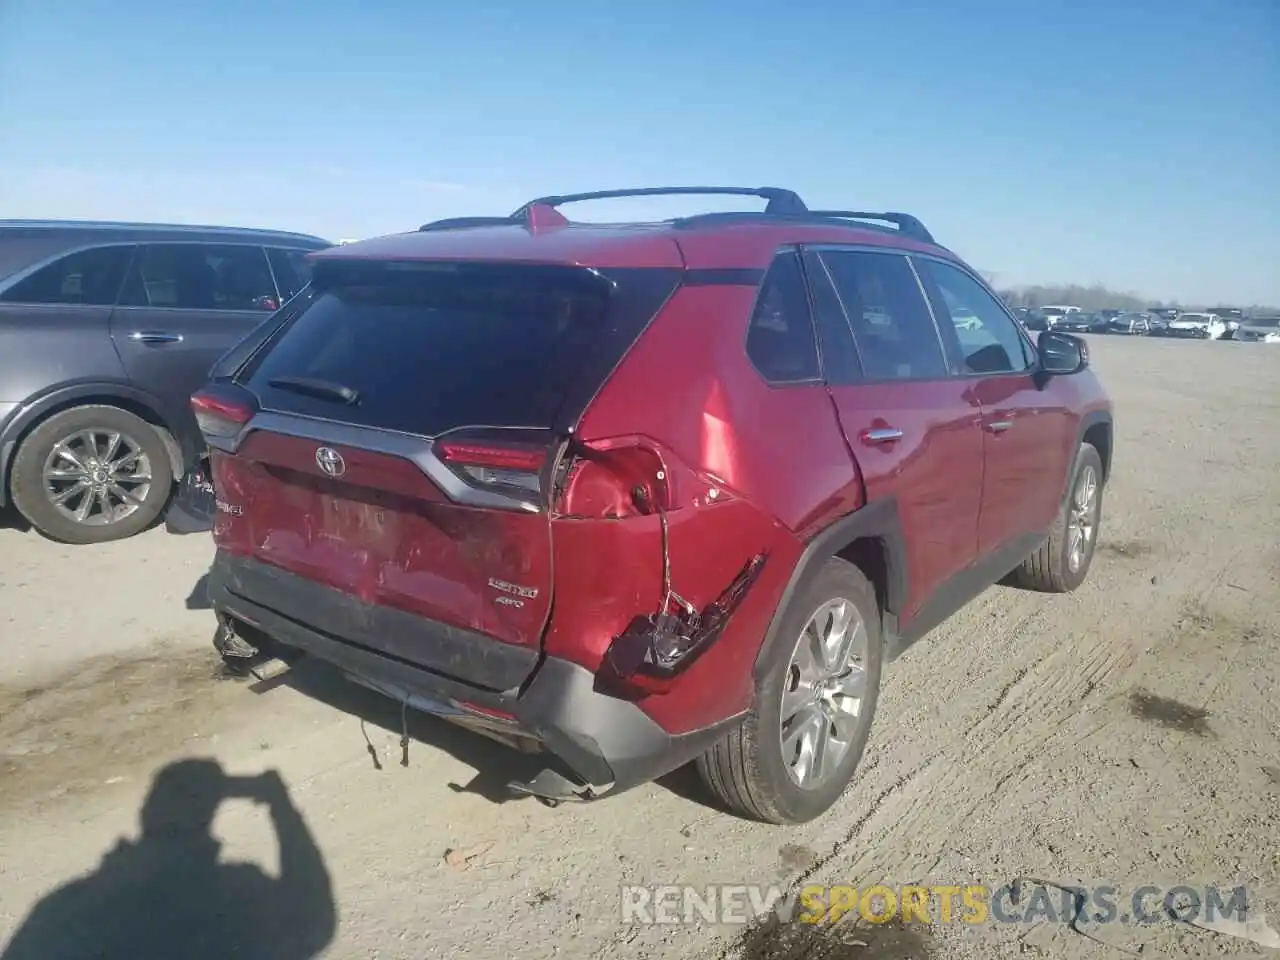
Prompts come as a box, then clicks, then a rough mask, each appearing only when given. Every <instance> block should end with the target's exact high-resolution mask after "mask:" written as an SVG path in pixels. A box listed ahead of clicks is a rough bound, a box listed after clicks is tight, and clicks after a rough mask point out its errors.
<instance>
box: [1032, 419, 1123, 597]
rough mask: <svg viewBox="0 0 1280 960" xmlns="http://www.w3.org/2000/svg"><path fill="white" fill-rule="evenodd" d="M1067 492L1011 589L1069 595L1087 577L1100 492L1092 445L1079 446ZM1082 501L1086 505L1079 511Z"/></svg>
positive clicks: (1098, 464)
mask: <svg viewBox="0 0 1280 960" xmlns="http://www.w3.org/2000/svg"><path fill="white" fill-rule="evenodd" d="M1090 478H1092V479H1091V480H1090ZM1067 489H1068V493H1067V497H1066V500H1065V502H1064V503H1063V504H1062V506H1061V508H1060V509H1059V511H1058V517H1057V519H1056V520H1055V521H1054V524H1053V529H1052V530H1051V531H1050V532H1049V537H1048V539H1047V540H1045V542H1044V543H1043V544H1042V545H1041V546H1040V549H1039V550H1037V551H1036V552H1035V553H1033V554H1032V555H1031V556H1029V557H1028V558H1027V559H1026V560H1024V561H1023V562H1022V565H1021V566H1020V567H1018V569H1017V570H1015V571H1014V572H1013V582H1014V584H1015V585H1017V586H1019V587H1023V588H1024V589H1027V590H1038V591H1040V592H1041V593H1070V592H1071V591H1073V590H1075V589H1076V588H1077V587H1079V586H1080V584H1082V583H1084V580H1085V577H1086V576H1088V574H1089V567H1090V565H1091V564H1092V563H1093V554H1094V550H1095V549H1096V547H1097V544H1098V530H1099V529H1100V527H1101V520H1102V490H1103V483H1102V457H1101V456H1099V455H1098V451H1097V449H1096V448H1095V447H1094V446H1093V445H1092V444H1088V443H1083V444H1081V445H1080V449H1079V451H1078V452H1077V453H1076V460H1075V464H1074V465H1073V467H1072V470H1071V481H1070V486H1069V487H1068V488H1067ZM1089 490H1091V491H1092V492H1088V491H1089ZM1082 497H1084V498H1085V499H1087V500H1088V501H1089V502H1088V504H1087V505H1086V506H1084V507H1083V508H1082V507H1081V498H1082Z"/></svg>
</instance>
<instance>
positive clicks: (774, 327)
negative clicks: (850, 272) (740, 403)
mask: <svg viewBox="0 0 1280 960" xmlns="http://www.w3.org/2000/svg"><path fill="white" fill-rule="evenodd" d="M747 356H748V357H750V359H751V363H752V364H753V365H754V366H755V368H756V370H758V371H759V372H760V375H761V376H762V377H764V378H765V379H766V380H768V381H769V382H770V383H803V382H806V381H811V380H816V379H818V377H819V371H818V348H817V346H816V344H815V343H814V339H813V321H812V319H811V318H810V316H809V297H808V294H807V292H806V291H805V284H804V273H803V271H802V270H801V269H800V257H799V255H798V254H795V253H784V254H780V255H779V256H777V257H775V258H774V261H773V264H772V265H771V266H770V267H769V271H768V273H766V274H765V278H764V282H763V283H762V284H761V285H760V296H759V298H758V299H757V300H756V307H755V311H754V312H753V313H752V315H751V326H750V327H749V328H748V330H747Z"/></svg>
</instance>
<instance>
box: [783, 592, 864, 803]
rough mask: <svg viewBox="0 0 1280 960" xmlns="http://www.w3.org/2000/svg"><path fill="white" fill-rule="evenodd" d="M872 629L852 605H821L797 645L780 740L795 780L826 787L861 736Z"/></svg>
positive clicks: (786, 688) (785, 690)
mask: <svg viewBox="0 0 1280 960" xmlns="http://www.w3.org/2000/svg"><path fill="white" fill-rule="evenodd" d="M866 646H867V627H866V624H865V623H864V622H863V619H862V614H861V613H859V612H858V608H857V607H856V606H855V605H854V604H853V602H852V601H850V600H847V599H845V598H843V597H840V598H837V599H834V600H828V601H827V602H826V603H824V604H822V606H820V607H819V608H818V609H817V610H816V611H815V612H814V614H813V615H812V616H811V617H810V618H809V620H808V622H807V623H806V624H805V627H804V629H803V630H802V631H801V632H800V636H799V638H798V639H797V640H796V644H795V648H794V649H793V651H792V654H791V660H790V662H789V664H788V666H787V676H786V678H785V680H784V683H783V690H782V710H781V713H780V716H781V719H780V723H779V728H780V729H779V737H780V740H781V744H782V759H783V762H784V763H785V764H786V767H787V774H788V776H790V777H791V780H792V781H793V782H794V783H795V784H796V785H797V786H799V787H802V788H804V789H809V790H812V789H817V788H818V787H821V786H822V785H824V784H825V783H827V782H828V781H829V780H830V778H831V775H832V774H833V772H834V771H835V770H837V769H838V768H839V766H840V762H841V761H842V760H843V759H844V757H845V755H846V754H847V753H848V751H849V748H850V746H851V745H852V744H853V741H854V738H855V737H856V736H857V730H858V721H859V717H860V716H861V712H862V702H863V695H864V692H865V690H866V668H865V666H864V656H865V653H866Z"/></svg>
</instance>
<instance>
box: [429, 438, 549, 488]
mask: <svg viewBox="0 0 1280 960" xmlns="http://www.w3.org/2000/svg"><path fill="white" fill-rule="evenodd" d="M436 453H437V454H438V456H439V457H440V459H441V460H442V461H444V463H445V464H446V465H447V466H448V467H449V468H450V469H451V470H453V472H454V473H456V474H457V475H458V476H460V477H461V478H462V479H463V480H465V481H467V482H468V483H471V484H474V485H478V486H482V487H493V488H496V489H499V490H501V489H504V488H505V489H508V490H511V491H512V492H521V493H525V494H529V493H534V494H536V493H538V492H539V491H540V490H541V475H542V468H543V467H544V466H545V465H546V462H547V451H546V450H543V449H539V448H537V447H520V446H507V445H500V444H491V443H474V442H470V443H469V442H463V441H458V442H452V441H446V442H443V443H440V444H438V445H437V446H436Z"/></svg>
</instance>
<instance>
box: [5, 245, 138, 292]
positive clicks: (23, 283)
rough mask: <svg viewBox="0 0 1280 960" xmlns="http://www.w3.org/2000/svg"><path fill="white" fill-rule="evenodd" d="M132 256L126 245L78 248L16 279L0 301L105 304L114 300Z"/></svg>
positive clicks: (131, 251) (130, 249)
mask: <svg viewBox="0 0 1280 960" xmlns="http://www.w3.org/2000/svg"><path fill="white" fill-rule="evenodd" d="M132 256H133V247H132V246H129V245H125V246H114V247H94V248H93V249H91V250H80V251H78V252H76V253H72V254H69V255H68V256H65V257H62V258H61V259H59V260H55V261H54V262H53V263H50V264H48V265H47V266H44V267H41V268H40V269H39V270H37V271H36V272H35V273H33V274H31V276H29V277H27V278H25V279H23V280H20V281H18V282H17V283H15V284H14V285H13V286H12V287H10V288H9V289H8V290H6V291H5V292H4V294H3V295H0V300H3V301H5V302H6V303H64V304H69V305H79V306H94V307H109V306H112V305H113V304H114V303H115V302H116V295H117V294H118V293H119V292H120V284H121V283H122V282H123V280H124V273H125V270H127V269H128V268H129V258H130V257H132Z"/></svg>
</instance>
